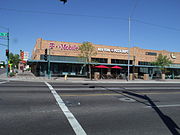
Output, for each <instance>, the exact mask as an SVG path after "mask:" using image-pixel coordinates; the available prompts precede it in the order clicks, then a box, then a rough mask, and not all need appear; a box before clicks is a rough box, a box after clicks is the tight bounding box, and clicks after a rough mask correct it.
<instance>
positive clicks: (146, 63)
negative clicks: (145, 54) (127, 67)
mask: <svg viewBox="0 0 180 135" xmlns="http://www.w3.org/2000/svg"><path fill="white" fill-rule="evenodd" d="M138 65H149V66H151V65H152V64H151V62H145V61H139V62H138Z"/></svg>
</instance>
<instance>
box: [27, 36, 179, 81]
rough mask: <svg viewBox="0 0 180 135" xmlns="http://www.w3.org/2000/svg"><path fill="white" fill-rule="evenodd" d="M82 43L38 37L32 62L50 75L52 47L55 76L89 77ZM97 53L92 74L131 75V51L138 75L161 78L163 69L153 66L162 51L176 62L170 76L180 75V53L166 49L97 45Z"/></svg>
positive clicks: (133, 68) (36, 69)
mask: <svg viewBox="0 0 180 135" xmlns="http://www.w3.org/2000/svg"><path fill="white" fill-rule="evenodd" d="M81 44H82V43H73V42H63V41H49V40H43V39H42V38H39V39H37V41H36V44H35V46H34V49H33V52H32V60H29V63H30V65H31V68H32V72H33V73H34V74H35V75H36V76H46V75H47V69H48V62H47V61H45V60H44V53H45V49H48V55H49V57H48V58H49V59H50V73H51V75H52V76H62V75H65V74H68V75H70V76H87V72H88V68H87V63H85V60H84V59H83V58H81V57H79V56H80V51H79V46H80V45H81ZM93 46H94V47H95V49H96V51H97V55H96V56H93V57H92V58H91V61H92V62H91V63H90V64H91V66H92V69H93V70H92V74H94V72H101V74H106V73H107V72H110V73H111V74H114V73H115V72H116V74H123V75H127V69H128V53H129V67H130V73H136V76H137V77H141V76H142V75H143V74H149V75H150V77H151V78H153V77H157V75H158V74H159V72H160V70H159V68H158V67H155V66H152V65H151V62H153V61H155V60H156V58H157V57H158V55H159V54H162V55H166V56H167V57H168V58H170V60H171V61H172V62H173V64H171V65H170V66H169V67H166V69H167V71H168V72H167V78H178V77H179V76H180V52H169V51H166V50H150V49H141V48H139V47H133V48H130V49H129V50H128V48H127V47H119V46H107V45H97V44H93ZM95 65H106V66H107V67H109V68H108V69H97V68H95ZM115 65H116V66H120V67H122V69H121V70H119V69H111V67H112V66H115Z"/></svg>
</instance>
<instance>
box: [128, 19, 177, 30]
mask: <svg viewBox="0 0 180 135" xmlns="http://www.w3.org/2000/svg"><path fill="white" fill-rule="evenodd" d="M132 21H135V22H138V23H142V24H146V25H151V26H156V27H159V28H164V29H169V30H174V31H180V29H179V28H174V27H169V26H164V25H159V24H154V23H149V22H145V21H141V20H137V19H132Z"/></svg>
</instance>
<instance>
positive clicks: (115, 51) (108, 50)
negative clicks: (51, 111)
mask: <svg viewBox="0 0 180 135" xmlns="http://www.w3.org/2000/svg"><path fill="white" fill-rule="evenodd" d="M98 51H99V52H112V53H128V50H123V49H109V48H98Z"/></svg>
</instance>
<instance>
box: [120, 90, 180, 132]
mask: <svg viewBox="0 0 180 135" xmlns="http://www.w3.org/2000/svg"><path fill="white" fill-rule="evenodd" d="M122 92H123V93H125V94H128V95H131V96H135V97H138V98H141V99H144V100H146V101H148V103H149V105H150V106H151V107H152V108H153V109H154V110H155V111H156V113H157V114H158V115H159V117H160V118H161V119H162V121H163V122H164V124H165V125H166V126H167V128H168V129H169V130H170V131H171V133H172V134H173V135H180V133H179V132H178V130H177V129H180V128H179V127H178V125H177V124H176V123H175V122H174V121H173V120H172V119H171V118H170V117H169V116H167V115H165V114H163V112H162V111H161V110H160V109H159V108H158V107H157V106H156V104H155V103H154V102H153V101H152V100H151V99H150V98H149V97H148V96H147V95H140V94H136V93H133V92H129V91H122Z"/></svg>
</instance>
